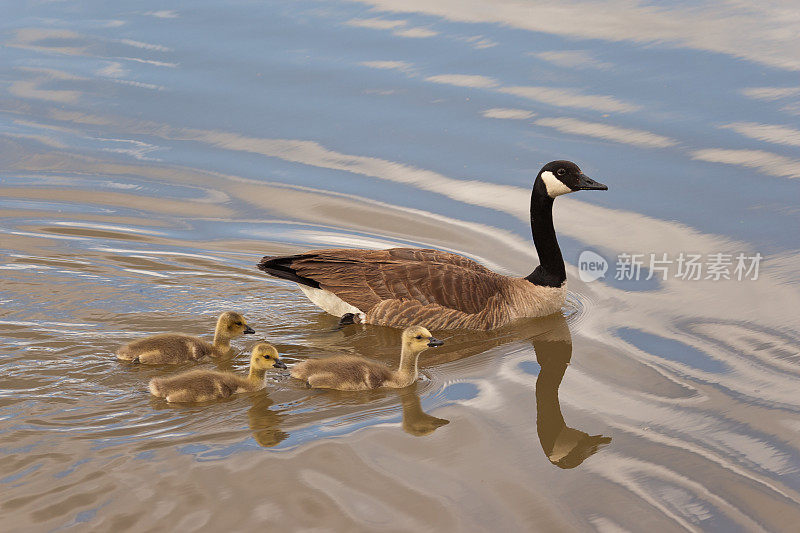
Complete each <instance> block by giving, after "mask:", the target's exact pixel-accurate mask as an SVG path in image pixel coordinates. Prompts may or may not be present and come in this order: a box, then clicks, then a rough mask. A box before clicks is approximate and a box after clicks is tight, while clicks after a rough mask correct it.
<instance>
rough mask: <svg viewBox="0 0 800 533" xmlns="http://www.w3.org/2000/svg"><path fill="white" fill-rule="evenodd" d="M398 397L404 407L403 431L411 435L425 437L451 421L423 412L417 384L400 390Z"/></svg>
mask: <svg viewBox="0 0 800 533" xmlns="http://www.w3.org/2000/svg"><path fill="white" fill-rule="evenodd" d="M398 396H400V404H401V405H402V407H403V431H405V432H406V433H408V434H409V435H414V436H415V437H424V436H425V435H430V434H431V433H433V432H434V431H436V430H437V429H438V428H440V427H442V426H444V425H447V424H449V423H450V421H449V420H445V419H444V418H437V417H435V416H432V415H429V414H428V413H426V412H425V411H423V410H422V402H421V400H420V397H419V393H418V392H417V384H416V383H414V384H413V385H410V386H408V387H405V388H403V389H398Z"/></svg>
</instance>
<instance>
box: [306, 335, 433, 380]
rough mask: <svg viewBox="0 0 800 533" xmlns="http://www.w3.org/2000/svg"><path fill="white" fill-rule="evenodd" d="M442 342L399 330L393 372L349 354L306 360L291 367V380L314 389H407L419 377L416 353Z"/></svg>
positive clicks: (428, 336)
mask: <svg viewBox="0 0 800 533" xmlns="http://www.w3.org/2000/svg"><path fill="white" fill-rule="evenodd" d="M442 344H444V342H442V341H440V340H438V339H435V338H434V337H433V336H431V333H430V332H429V331H428V330H427V329H425V328H423V327H421V326H412V327H410V328H406V329H405V330H403V349H402V351H401V352H400V367H399V368H398V369H397V370H396V371H394V370H391V369H390V368H388V367H387V366H386V365H383V364H381V363H379V362H377V361H371V360H369V359H365V358H363V357H357V356H352V355H340V356H333V357H324V358H321V359H309V360H308V361H303V362H302V363H298V364H297V365H295V366H294V367H293V368H292V371H291V375H292V377H293V378H296V379H301V380H304V381H305V382H306V385H307V386H308V387H310V388H314V389H337V390H348V391H353V390H369V389H377V388H378V387H388V388H393V389H400V388H403V387H408V386H409V385H411V384H412V383H414V382H415V381H417V377H419V368H418V362H419V354H420V353H422V352H423V351H425V350H427V349H428V348H430V347H433V346H441V345H442Z"/></svg>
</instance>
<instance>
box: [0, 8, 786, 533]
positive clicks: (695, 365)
mask: <svg viewBox="0 0 800 533" xmlns="http://www.w3.org/2000/svg"><path fill="white" fill-rule="evenodd" d="M4 11H5V16H4V17H3V18H2V21H0V40H1V42H2V45H3V47H2V51H3V53H2V56H0V117H2V121H0V195H1V196H0V217H2V219H1V220H0V253H2V259H0V269H2V273H0V276H2V283H0V301H2V303H3V308H2V311H1V312H0V313H1V314H0V317H1V318H0V331H1V332H2V333H1V336H0V369H1V370H2V375H3V380H2V385H0V420H2V422H1V423H0V465H2V468H1V469H0V485H2V496H0V524H1V525H2V526H3V527H2V529H3V530H9V531H10V530H36V531H51V530H56V529H58V530H61V529H81V530H82V529H86V528H87V527H89V528H93V529H96V530H112V529H113V530H120V531H121V530H128V529H130V530H141V529H142V528H144V529H155V528H158V529H170V530H178V529H182V530H194V529H204V528H205V529H209V530H212V529H213V530H218V529H222V528H227V529H234V530H243V529H252V528H254V527H264V526H266V527H270V528H278V527H283V528H288V529H291V530H297V529H300V528H319V527H322V528H326V529H334V530H345V531H350V530H356V529H357V530H364V529H379V528H380V529H384V530H409V529H412V528H415V529H437V530H479V529H486V528H491V529H493V530H500V529H502V530H507V531H523V530H587V531H589V530H601V531H616V530H623V529H624V530H632V531H635V530H642V529H645V528H647V529H648V530H653V531H667V530H682V529H689V530H724V531H732V530H771V531H786V530H790V529H793V528H795V527H796V524H797V522H798V520H800V472H799V470H800V466H799V465H800V445H799V444H798V443H800V441H799V440H798V439H797V432H798V431H799V430H800V416H799V415H800V394H798V378H800V353H799V352H800V349H798V346H800V338H799V337H800V330H798V327H797V318H796V317H797V314H798V312H799V311H800V297H799V294H800V277H799V276H798V253H797V252H798V238H797V228H798V227H800V220H799V219H800V211H799V210H798V207H797V206H798V200H800V194H798V181H797V178H800V154H798V148H800V127H799V126H798V123H799V122H800V119H799V118H798V117H800V85H798V78H797V74H798V71H799V70H800V48H798V47H797V46H796V35H797V33H798V31H800V27H798V20H797V17H796V16H795V15H794V12H795V11H796V10H795V9H794V6H793V4H792V3H791V2H781V1H776V2H768V3H762V4H759V5H752V6H746V5H743V4H741V3H726V2H723V3H691V4H687V3H684V2H670V3H661V4H645V3H638V2H611V1H606V2H594V3H586V2H569V3H557V4H553V3H540V2H525V3H522V2H511V1H502V2H484V1H480V0H478V1H475V2H454V1H449V0H439V1H436V2H430V1H428V2H416V1H409V0H405V1H403V2H400V1H396V0H382V1H379V0H372V1H369V0H364V1H361V2H324V3H323V2H311V1H299V2H292V3H284V2H274V3H263V2H249V1H242V2H226V3H220V2H203V1H198V2H183V3H181V2H167V3H165V2H158V3H156V2H148V1H145V2H136V3H132V2H112V3H108V2H81V3H10V2H7V3H6V5H4ZM557 158H568V159H572V160H574V161H576V162H577V163H578V164H579V165H581V167H582V168H583V170H584V171H585V172H586V173H587V174H588V175H590V176H591V177H593V178H595V179H597V180H599V181H602V182H604V183H607V184H608V185H609V187H610V190H609V191H608V192H607V193H595V192H585V193H579V194H576V195H572V196H570V197H568V198H559V199H558V201H557V202H556V208H555V218H556V228H557V231H558V234H559V239H560V242H561V245H562V249H563V251H564V256H565V258H566V260H567V263H568V265H567V270H568V276H569V278H570V280H569V287H570V291H571V293H570V297H569V300H568V302H567V305H566V307H565V309H564V315H565V318H563V319H562V318H560V317H550V318H548V319H544V320H532V321H527V322H523V323H520V324H516V325H514V326H513V327H509V328H506V329H504V330H501V331H499V332H494V333H492V334H485V333H467V332H446V333H444V334H443V335H442V336H443V337H445V338H446V339H447V345H446V346H445V347H443V348H442V349H439V350H437V351H435V352H430V353H428V352H426V354H425V355H423V359H422V368H423V373H424V376H423V378H422V380H421V381H420V382H419V383H418V384H417V386H416V387H413V388H411V390H404V391H379V392H374V393H330V392H323V391H309V390H306V389H305V388H304V387H302V386H298V385H297V384H296V383H293V382H292V381H291V380H289V379H287V377H286V376H283V375H279V374H275V375H274V376H272V377H270V380H269V382H268V386H267V388H266V390H264V391H261V392H258V393H253V394H246V395H240V396H239V397H236V398H233V399H230V400H228V401H224V402H219V403H216V404H211V405H202V406H189V407H187V406H168V405H167V404H165V403H163V402H160V401H155V400H153V399H151V397H150V396H149V394H148V393H147V390H146V384H147V381H148V379H149V378H150V377H152V376H159V375H164V374H166V373H168V372H172V371H173V370H171V369H164V368H142V367H135V366H129V365H124V364H120V363H118V362H117V361H116V360H115V359H114V358H113V355H112V354H113V351H114V350H115V349H116V347H117V346H119V345H120V344H121V343H123V342H126V341H128V340H130V339H135V338H138V337H141V336H142V335H145V334H149V333H157V332H164V331H183V332H188V333H193V334H198V335H206V336H208V335H210V333H211V332H212V329H213V325H214V321H215V317H216V316H217V315H218V314H219V313H220V312H221V311H223V310H227V309H236V310H239V311H240V312H242V313H243V314H244V315H245V316H246V317H247V318H248V320H249V322H250V323H251V324H252V325H254V327H255V328H256V330H257V333H258V334H257V335H256V337H258V338H259V339H261V338H264V339H267V340H269V341H270V342H273V343H274V344H275V345H276V346H277V347H278V349H279V350H280V352H281V353H282V354H284V356H285V358H286V360H287V362H289V363H290V364H291V363H292V362H294V361H297V360H300V359H303V358H305V357H308V356H317V355H325V354H334V353H357V354H361V355H364V356H368V357H373V358H378V359H380V360H383V361H385V362H387V363H390V364H391V363H394V361H396V358H397V352H398V344H399V335H398V333H397V332H396V331H393V330H389V329H385V328H377V327H360V326H358V327H349V328H345V329H337V328H336V319H335V318H333V317H330V316H327V315H324V314H322V313H320V312H318V310H317V309H316V308H315V307H314V306H313V305H312V304H311V303H310V302H308V301H307V300H306V299H305V298H304V297H303V296H302V294H301V293H300V292H299V291H298V290H297V289H296V288H295V287H293V286H292V285H291V284H287V283H284V282H282V281H279V280H274V279H269V278H267V277H266V276H264V275H262V273H260V272H259V271H257V270H255V268H254V264H255V263H256V261H257V260H258V259H259V258H260V257H261V256H262V255H266V254H278V253H286V252H293V251H297V250H303V249H310V248H319V247H330V246H357V247H371V248H383V247H389V246H425V247H434V248H439V249H445V250H450V251H455V252H458V253H461V254H464V255H467V256H469V257H472V258H474V259H476V260H478V261H480V262H482V263H483V264H485V265H487V266H489V267H491V268H494V269H496V270H499V271H501V272H505V273H509V274H516V275H520V274H521V275H525V274H527V273H529V272H530V271H531V270H532V268H533V266H534V265H535V264H536V263H537V259H536V254H535V251H534V249H533V247H532V245H531V243H530V234H529V231H530V230H529V227H528V225H527V213H526V211H527V206H528V195H529V191H530V185H531V181H532V179H533V177H534V176H535V173H536V171H537V170H538V169H539V168H540V167H541V165H542V164H543V163H544V162H546V161H549V160H551V159H557ZM584 250H591V251H594V252H596V253H598V254H600V255H601V256H602V257H603V258H605V259H606V260H607V261H608V262H609V271H608V272H607V274H606V276H605V278H604V279H601V280H598V281H593V282H582V281H581V280H580V278H579V276H578V273H579V272H578V268H577V265H578V256H579V254H580V253H581V252H582V251H584ZM625 253H627V254H643V257H644V259H645V261H648V258H649V256H650V254H656V255H657V256H658V257H661V256H662V254H668V258H670V259H675V258H676V257H678V255H679V254H680V253H696V254H702V256H703V257H704V259H705V260H707V259H708V256H709V254H717V253H723V254H732V255H735V254H738V253H745V254H746V255H747V256H752V255H754V254H756V253H760V254H761V255H762V256H763V259H762V262H761V263H760V270H759V276H758V279H757V280H751V279H746V280H742V281H737V280H736V279H733V280H729V281H725V280H720V281H714V280H698V281H691V280H685V279H680V278H676V277H675V276H674V274H675V273H676V270H675V269H676V265H675V264H672V265H671V266H670V268H671V269H672V270H670V271H669V276H668V278H667V279H661V275H660V274H658V273H656V275H654V276H653V277H652V279H649V280H646V279H644V278H646V277H647V276H648V271H647V270H648V269H647V268H645V269H644V270H643V272H642V276H641V277H642V279H640V280H639V281H636V280H617V279H614V277H615V272H616V271H617V264H616V263H617V260H618V256H619V254H625ZM645 266H648V265H645ZM654 272H655V271H654ZM252 342H253V341H252V340H251V339H240V340H239V341H238V342H237V343H236V345H237V346H238V347H239V348H240V349H241V350H242V351H245V350H246V349H247V348H248V347H249V346H250V345H251V344H252ZM206 366H209V367H213V364H211V363H209V364H207V365H206ZM220 366H221V367H222V368H227V369H234V370H237V371H244V370H245V367H246V357H239V358H237V359H236V360H234V361H232V362H228V363H220Z"/></svg>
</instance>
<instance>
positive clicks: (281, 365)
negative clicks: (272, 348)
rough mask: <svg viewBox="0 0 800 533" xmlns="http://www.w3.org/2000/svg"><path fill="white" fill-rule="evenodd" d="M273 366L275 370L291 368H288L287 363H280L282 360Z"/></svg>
mask: <svg viewBox="0 0 800 533" xmlns="http://www.w3.org/2000/svg"><path fill="white" fill-rule="evenodd" d="M272 366H273V367H275V368H282V369H284V370H286V369H287V368H289V367H287V366H286V363H284V362H283V361H280V360H278V361H275V362H274V363H273V364H272Z"/></svg>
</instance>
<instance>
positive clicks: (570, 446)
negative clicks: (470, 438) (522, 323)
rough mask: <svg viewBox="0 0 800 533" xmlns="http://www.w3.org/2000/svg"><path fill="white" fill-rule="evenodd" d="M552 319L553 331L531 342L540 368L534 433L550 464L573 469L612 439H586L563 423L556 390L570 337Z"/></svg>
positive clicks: (565, 328)
mask: <svg viewBox="0 0 800 533" xmlns="http://www.w3.org/2000/svg"><path fill="white" fill-rule="evenodd" d="M554 317H555V318H554V323H555V326H556V327H555V328H554V329H552V330H550V331H548V332H547V333H544V334H542V335H539V336H536V337H534V338H533V339H531V342H532V343H533V349H534V350H535V351H536V360H537V362H538V363H539V366H540V367H541V370H540V371H539V376H538V377H537V378H536V432H537V433H538V434H539V442H540V443H541V445H542V450H543V451H544V453H545V455H546V456H547V458H548V459H549V460H550V462H551V463H553V464H554V465H556V466H557V467H559V468H575V467H576V466H578V465H579V464H581V463H582V462H583V461H584V460H586V458H587V457H589V456H591V455H592V454H594V453H595V452H597V450H598V449H599V448H600V446H603V445H605V444H608V443H610V442H611V437H604V436H603V435H589V434H588V433H585V432H583V431H581V430H579V429H575V428H571V427H569V426H567V424H566V422H564V415H563V414H562V413H561V404H560V403H559V401H558V388H559V386H560V385H561V380H562V379H563V378H564V373H565V372H566V371H567V367H568V366H569V362H570V359H571V358H572V337H571V335H570V332H569V328H568V326H567V321H566V320H565V319H564V317H563V316H561V315H560V314H559V315H554ZM559 318H560V320H559Z"/></svg>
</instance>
